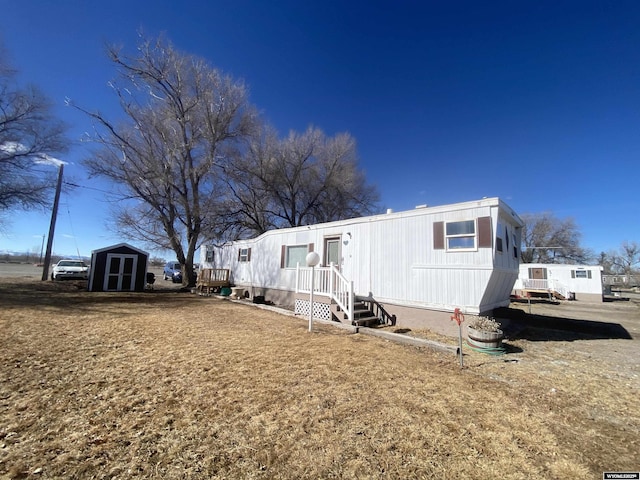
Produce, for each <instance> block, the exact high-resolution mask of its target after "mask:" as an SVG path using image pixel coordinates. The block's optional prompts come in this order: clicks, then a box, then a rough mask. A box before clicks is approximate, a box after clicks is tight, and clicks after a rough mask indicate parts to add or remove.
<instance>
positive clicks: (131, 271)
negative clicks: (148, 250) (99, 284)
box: [104, 253, 138, 292]
mask: <svg viewBox="0 0 640 480" xmlns="http://www.w3.org/2000/svg"><path fill="white" fill-rule="evenodd" d="M137 266H138V256H137V255H120V254H115V253H109V254H107V268H106V273H105V276H104V291H105V292H119V291H126V292H132V291H134V290H135V287H136V268H137Z"/></svg>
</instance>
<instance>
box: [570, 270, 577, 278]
mask: <svg viewBox="0 0 640 480" xmlns="http://www.w3.org/2000/svg"><path fill="white" fill-rule="evenodd" d="M571 278H576V271H575V270H571Z"/></svg>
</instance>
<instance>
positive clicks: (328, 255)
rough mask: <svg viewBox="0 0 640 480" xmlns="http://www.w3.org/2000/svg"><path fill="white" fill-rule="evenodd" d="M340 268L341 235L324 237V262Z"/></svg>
mask: <svg viewBox="0 0 640 480" xmlns="http://www.w3.org/2000/svg"><path fill="white" fill-rule="evenodd" d="M332 263H333V264H334V265H335V266H336V267H338V269H339V268H340V237H332V238H325V239H324V264H325V265H326V266H329V265H331V264H332Z"/></svg>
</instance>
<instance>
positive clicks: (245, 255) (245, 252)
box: [238, 247, 249, 262]
mask: <svg viewBox="0 0 640 480" xmlns="http://www.w3.org/2000/svg"><path fill="white" fill-rule="evenodd" d="M238 261H239V262H248V261H249V248H248V247H242V248H241V249H240V255H239V257H238Z"/></svg>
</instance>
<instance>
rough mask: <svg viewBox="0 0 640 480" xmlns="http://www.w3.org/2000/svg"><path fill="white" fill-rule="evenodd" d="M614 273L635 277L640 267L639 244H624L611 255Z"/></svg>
mask: <svg viewBox="0 0 640 480" xmlns="http://www.w3.org/2000/svg"><path fill="white" fill-rule="evenodd" d="M609 259H610V262H611V267H612V269H613V271H614V273H619V274H622V275H627V276H630V275H633V274H637V273H638V265H640V245H639V244H638V243H637V242H627V241H625V242H622V245H620V248H619V249H618V250H617V251H615V252H612V253H611V254H610V255H609Z"/></svg>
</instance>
